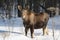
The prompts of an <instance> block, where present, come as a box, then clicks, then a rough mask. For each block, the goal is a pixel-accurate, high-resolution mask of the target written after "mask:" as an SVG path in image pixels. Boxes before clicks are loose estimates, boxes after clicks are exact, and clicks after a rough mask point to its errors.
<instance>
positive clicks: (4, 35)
mask: <svg viewBox="0 0 60 40" xmlns="http://www.w3.org/2000/svg"><path fill="white" fill-rule="evenodd" d="M22 22H23V21H22V19H21V18H18V17H16V18H11V19H10V20H9V19H2V18H0V40H60V16H55V17H52V18H49V21H48V25H47V27H48V33H49V34H48V35H44V36H43V32H42V29H35V30H34V38H31V37H30V32H28V36H25V34H24V33H25V32H24V26H23V23H22ZM53 27H54V30H53ZM53 35H54V36H53Z"/></svg>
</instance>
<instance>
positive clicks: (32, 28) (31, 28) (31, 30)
mask: <svg viewBox="0 0 60 40" xmlns="http://www.w3.org/2000/svg"><path fill="white" fill-rule="evenodd" d="M30 32H31V38H33V33H34V27H30Z"/></svg>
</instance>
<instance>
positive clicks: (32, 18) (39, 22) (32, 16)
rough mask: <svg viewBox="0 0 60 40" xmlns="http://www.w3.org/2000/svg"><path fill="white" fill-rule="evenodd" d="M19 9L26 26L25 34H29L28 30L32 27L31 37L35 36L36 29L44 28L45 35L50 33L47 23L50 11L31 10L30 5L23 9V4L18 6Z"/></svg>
mask: <svg viewBox="0 0 60 40" xmlns="http://www.w3.org/2000/svg"><path fill="white" fill-rule="evenodd" d="M18 9H19V10H20V11H21V12H22V19H23V24H24V27H25V35H26V36H27V31H28V29H29V28H30V32H31V38H33V33H34V29H39V28H42V29H43V35H46V34H48V30H47V27H46V26H47V23H48V20H49V15H48V13H45V12H41V13H35V12H33V11H31V10H29V8H28V6H27V7H26V8H25V9H22V7H21V6H18Z"/></svg>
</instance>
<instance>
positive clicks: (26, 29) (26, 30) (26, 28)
mask: <svg viewBox="0 0 60 40" xmlns="http://www.w3.org/2000/svg"><path fill="white" fill-rule="evenodd" d="M28 29H29V27H25V36H27V32H28Z"/></svg>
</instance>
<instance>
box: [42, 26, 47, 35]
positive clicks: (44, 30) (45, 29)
mask: <svg viewBox="0 0 60 40" xmlns="http://www.w3.org/2000/svg"><path fill="white" fill-rule="evenodd" d="M43 35H48V28H47V27H44V28H43Z"/></svg>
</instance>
